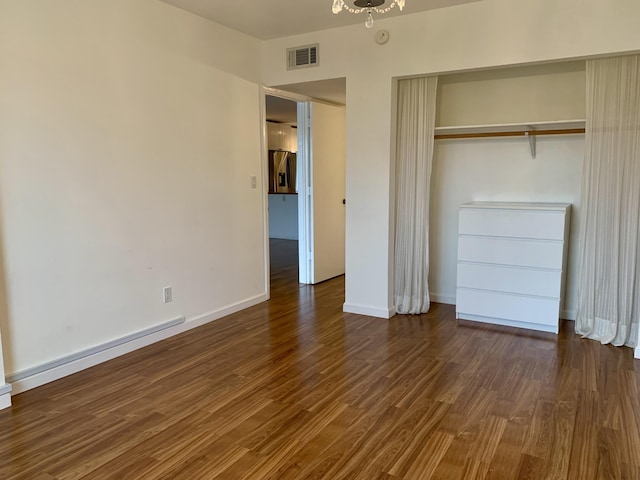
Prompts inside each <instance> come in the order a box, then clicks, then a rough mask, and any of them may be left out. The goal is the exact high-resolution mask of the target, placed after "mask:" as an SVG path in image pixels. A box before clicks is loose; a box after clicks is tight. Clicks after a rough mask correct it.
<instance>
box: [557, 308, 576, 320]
mask: <svg viewBox="0 0 640 480" xmlns="http://www.w3.org/2000/svg"><path fill="white" fill-rule="evenodd" d="M560 318H561V319H563V320H571V321H573V322H575V321H576V311H575V310H562V311H561V312H560Z"/></svg>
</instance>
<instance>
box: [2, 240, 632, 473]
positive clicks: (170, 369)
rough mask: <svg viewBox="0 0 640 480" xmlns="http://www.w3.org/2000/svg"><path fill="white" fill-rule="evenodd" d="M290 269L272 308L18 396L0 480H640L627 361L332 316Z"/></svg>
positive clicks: (439, 315)
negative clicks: (483, 479) (301, 284)
mask: <svg viewBox="0 0 640 480" xmlns="http://www.w3.org/2000/svg"><path fill="white" fill-rule="evenodd" d="M285 247H286V245H283V248H285ZM276 248H277V246H276ZM288 248H292V247H291V244H289V247H288ZM273 253H274V255H275V257H277V255H278V252H277V251H275V250H274V252H273ZM286 257H287V256H286V255H284V256H283V257H282V258H280V260H279V261H280V263H282V265H280V266H281V267H283V268H284V269H285V270H286V268H287V265H286V263H287V262H286ZM275 264H276V266H277V265H278V261H276V262H275ZM289 267H290V268H289V273H288V274H287V273H286V272H285V273H283V272H284V270H280V271H278V270H277V269H274V282H275V284H274V286H273V289H272V292H273V293H274V296H273V299H272V300H271V301H270V302H267V303H264V304H262V305H259V306H256V307H254V308H251V309H249V310H246V311H243V312H241V313H238V314H235V315H231V316H229V317H227V318H225V319H221V320H219V321H216V322H213V323H211V324H209V325H206V326H204V327H201V328H198V329H196V330H193V331H191V332H187V333H185V334H183V335H180V336H177V337H174V338H171V339H169V340H166V341H163V342H161V343H158V344H155V345H152V346H150V347H147V348H145V349H142V350H139V351H136V352H134V353H132V354H129V355H126V356H123V357H120V358H118V359H115V360H113V361H110V362H108V363H105V364H102V365H99V366H97V367H94V368H91V369H89V370H86V371H84V372H81V373H78V374H76V375H73V376H71V377H67V378H65V379H62V380H60V381H58V382H55V383H52V384H49V385H46V386H43V387H41V388H38V389H35V390H32V391H29V392H26V393H23V394H21V395H17V396H16V397H14V399H13V401H14V406H13V407H12V408H11V409H9V410H6V411H3V412H0V478H2V479H7V480H8V479H29V480H54V479H58V480H62V479H65V480H71V479H189V480H203V479H224V480H232V479H241V478H245V479H279V480H286V479H331V480H335V479H363V480H377V479H379V480H382V479H385V480H396V479H405V480H420V479H429V478H434V479H435V478H438V479H475V478H478V479H480V478H491V479H640V391H639V390H640V389H639V381H640V374H639V371H640V362H638V361H634V360H633V358H632V352H631V350H630V349H628V348H614V347H609V346H602V345H600V344H598V343H596V342H592V341H588V340H582V339H580V338H579V337H577V336H575V335H574V334H573V333H572V330H571V328H572V324H570V323H565V324H564V325H563V327H562V331H561V333H560V335H559V336H558V337H556V336H554V335H548V334H537V333H532V332H528V331H524V330H516V329H508V328H501V327H489V326H482V325H477V324H471V323H460V324H458V323H457V322H456V321H455V319H454V307H452V306H448V305H437V304H435V305H433V308H432V310H431V312H430V313H429V314H427V315H422V316H397V317H395V318H393V319H391V320H389V321H386V320H381V319H375V318H368V317H362V316H357V315H349V314H343V313H342V303H343V298H344V293H343V292H344V281H343V279H342V278H337V279H334V280H331V281H329V282H325V283H322V284H320V285H317V286H315V287H306V286H300V285H298V284H297V283H296V280H297V278H296V274H295V268H294V267H291V265H289ZM292 271H293V272H294V274H292V273H291V272H292ZM287 282H288V283H287Z"/></svg>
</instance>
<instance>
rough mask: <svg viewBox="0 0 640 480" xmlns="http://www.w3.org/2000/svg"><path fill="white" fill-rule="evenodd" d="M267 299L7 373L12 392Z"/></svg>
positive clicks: (180, 320)
mask: <svg viewBox="0 0 640 480" xmlns="http://www.w3.org/2000/svg"><path fill="white" fill-rule="evenodd" d="M266 300H267V294H266V293H261V294H260V295H256V296H254V297H251V298H248V299H246V300H242V301H240V302H237V303H234V304H231V305H227V306H225V307H222V308H220V309H217V310H213V311H211V312H208V313H205V314H202V315H199V316H197V317H192V318H190V319H187V320H186V321H185V318H184V317H180V318H177V319H175V320H171V321H169V322H165V323H162V324H160V325H156V326H154V327H151V328H148V329H146V330H142V331H140V332H136V333H132V334H130V335H126V336H124V337H121V338H119V339H115V340H112V341H110V342H107V343H104V344H102V345H98V346H96V347H93V348H90V349H88V350H84V351H82V352H77V353H74V354H71V355H69V356H66V357H63V358H59V359H57V360H53V361H51V362H47V363H45V364H42V365H38V366H36V367H33V368H30V369H28V370H23V371H21V372H17V373H14V374H12V375H8V376H7V380H8V381H9V382H10V383H11V384H12V387H13V392H12V394H13V395H17V394H18V393H22V392H26V391H27V390H31V389H32V388H36V387H40V386H42V385H45V384H47V383H49V382H53V381H55V380H59V379H61V378H64V377H66V376H68V375H73V374H74V373H77V372H80V371H82V370H85V369H87V368H90V367H93V366H95V365H98V364H100V363H104V362H106V361H109V360H112V359H114V358H116V357H119V356H122V355H125V354H127V353H131V352H133V351H135V350H138V349H140V348H143V347H146V346H148V345H151V344H153V343H156V342H159V341H161V340H165V339H167V338H170V337H173V336H175V335H178V334H180V333H184V332H186V331H189V330H192V329H194V328H197V327H200V326H202V325H205V324H207V323H209V322H212V321H214V320H218V319H220V318H223V317H226V316H227V315H231V314H232V313H236V312H239V311H241V310H244V309H246V308H249V307H252V306H254V305H258V304H259V303H262V302H265V301H266ZM1 394H2V390H1V389H0V395H1ZM7 395H8V394H7ZM0 399H1V397H0Z"/></svg>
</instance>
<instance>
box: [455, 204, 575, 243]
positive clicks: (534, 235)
mask: <svg viewBox="0 0 640 480" xmlns="http://www.w3.org/2000/svg"><path fill="white" fill-rule="evenodd" d="M564 225H565V215H564V212H563V211H539V210H517V209H514V210H506V209H505V210H501V209H478V208H461V209H460V219H459V227H458V233H459V234H460V235H487V236H494V237H512V238H530V239H541V240H564Z"/></svg>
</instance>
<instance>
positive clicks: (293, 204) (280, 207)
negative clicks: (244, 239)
mask: <svg viewBox="0 0 640 480" xmlns="http://www.w3.org/2000/svg"><path fill="white" fill-rule="evenodd" d="M269 238H282V239H285V240H298V195H282V194H269Z"/></svg>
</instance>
